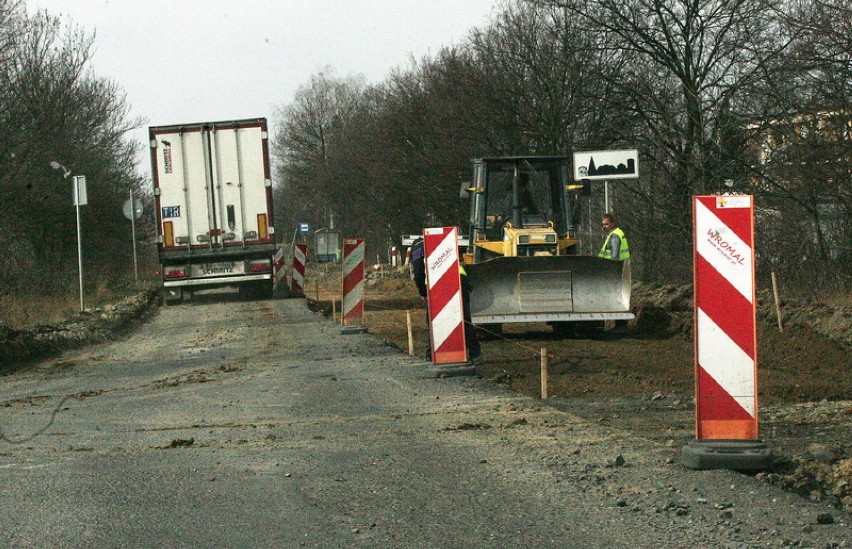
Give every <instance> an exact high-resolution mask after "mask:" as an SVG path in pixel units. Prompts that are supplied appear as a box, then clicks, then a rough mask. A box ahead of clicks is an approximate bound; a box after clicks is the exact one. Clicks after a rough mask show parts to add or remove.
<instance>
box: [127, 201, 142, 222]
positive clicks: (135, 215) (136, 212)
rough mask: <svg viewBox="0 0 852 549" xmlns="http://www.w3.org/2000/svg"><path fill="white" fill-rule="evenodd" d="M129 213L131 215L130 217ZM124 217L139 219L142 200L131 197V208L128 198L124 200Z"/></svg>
mask: <svg viewBox="0 0 852 549" xmlns="http://www.w3.org/2000/svg"><path fill="white" fill-rule="evenodd" d="M131 215H132V216H133V217H131ZM124 217H126V218H127V219H129V220H131V221H133V220H134V219H139V218H140V217H142V201H141V200H139V199H138V198H135V199H133V206H132V210H131V205H130V199H129V198H128V199H127V200H125V201H124Z"/></svg>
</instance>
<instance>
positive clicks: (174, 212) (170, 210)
mask: <svg viewBox="0 0 852 549" xmlns="http://www.w3.org/2000/svg"><path fill="white" fill-rule="evenodd" d="M170 217H180V206H163V219H169V218H170Z"/></svg>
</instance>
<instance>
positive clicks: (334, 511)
mask: <svg viewBox="0 0 852 549" xmlns="http://www.w3.org/2000/svg"><path fill="white" fill-rule="evenodd" d="M429 372H430V364H428V363H426V362H423V361H421V360H418V359H415V358H412V357H409V356H407V355H404V354H402V353H401V352H400V351H399V350H398V349H396V348H395V347H392V346H389V345H387V344H385V343H383V342H382V341H381V340H379V339H378V338H375V337H373V336H371V335H369V334H343V333H342V332H341V330H340V328H339V326H338V325H336V324H334V323H332V322H330V321H329V320H327V319H326V318H324V317H323V316H321V315H317V314H314V313H312V312H310V311H309V310H308V309H307V307H306V305H305V302H304V300H295V299H293V300H275V301H273V300H269V301H241V300H238V299H237V297H236V295H235V294H227V293H221V294H211V295H207V296H198V297H197V298H196V299H195V300H194V301H193V302H192V303H188V304H183V305H178V306H174V307H168V308H163V309H160V311H159V313H158V314H157V315H156V316H155V317H154V318H153V319H151V321H150V322H148V323H146V324H145V325H144V326H142V327H141V328H139V329H138V330H136V331H135V332H134V333H133V334H132V335H130V336H128V337H126V338H123V339H121V340H118V341H115V342H112V343H109V344H104V345H97V346H93V347H87V348H85V349H83V350H79V351H74V352H69V353H66V354H64V355H62V356H60V357H57V358H54V359H51V360H49V361H45V362H40V363H34V364H30V365H28V366H26V367H23V368H15V369H12V370H11V373H9V374H7V375H4V376H2V377H0V428H2V440H0V483H2V486H3V490H2V491H0V505H2V508H3V510H4V513H3V514H2V518H0V546H2V547H91V546H97V547H140V546H149V547H198V546H204V547H300V546H305V547H417V548H430V547H435V548H438V547H440V548H460V547H471V548H474V547H562V548H570V547H607V548H609V547H783V546H801V547H849V546H850V539H852V528H850V515H849V513H847V512H846V511H842V510H838V509H836V508H832V507H830V506H827V505H822V504H817V503H812V502H809V501H807V500H805V499H803V498H800V497H798V496H795V495H793V494H791V493H789V492H784V491H782V490H781V489H778V488H776V487H773V486H771V485H767V484H766V483H763V482H760V481H759V480H757V479H755V478H754V477H751V476H748V475H743V474H739V473H734V472H729V471H701V472H699V471H691V470H687V469H684V468H683V467H682V466H681V465H680V464H679V462H678V459H677V456H678V452H679V450H680V448H673V447H670V446H667V445H665V444H661V443H660V442H655V441H652V440H649V439H645V438H641V437H637V436H635V435H631V434H629V433H626V432H621V431H619V430H617V429H615V428H613V427H611V426H606V425H600V424H595V423H589V422H587V421H585V420H583V419H581V418H580V417H578V416H575V415H572V414H570V413H567V412H565V411H560V410H558V409H556V408H554V407H551V406H548V405H547V403H546V402H543V401H540V400H536V399H533V398H530V397H525V396H522V395H518V394H517V393H513V392H510V391H508V390H504V389H503V388H501V387H499V386H495V385H493V384H490V383H487V382H485V381H483V380H480V379H478V378H471V377H452V378H444V379H438V378H435V377H434V376H431V375H430V374H429Z"/></svg>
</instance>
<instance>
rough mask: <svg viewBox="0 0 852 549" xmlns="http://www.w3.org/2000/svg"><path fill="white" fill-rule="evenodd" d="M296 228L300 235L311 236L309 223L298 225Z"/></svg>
mask: <svg viewBox="0 0 852 549" xmlns="http://www.w3.org/2000/svg"><path fill="white" fill-rule="evenodd" d="M296 227H298V229H299V234H302V235H307V234H311V226H310V225H309V224H307V223H296Z"/></svg>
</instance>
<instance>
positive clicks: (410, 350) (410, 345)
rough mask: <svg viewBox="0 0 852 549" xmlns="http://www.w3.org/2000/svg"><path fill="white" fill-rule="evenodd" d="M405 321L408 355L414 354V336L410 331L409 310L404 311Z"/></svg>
mask: <svg viewBox="0 0 852 549" xmlns="http://www.w3.org/2000/svg"><path fill="white" fill-rule="evenodd" d="M405 323H406V325H407V326H408V355H409V356H414V337H413V335H412V333H411V310H410V309H409V310H407V311H405Z"/></svg>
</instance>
